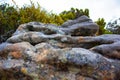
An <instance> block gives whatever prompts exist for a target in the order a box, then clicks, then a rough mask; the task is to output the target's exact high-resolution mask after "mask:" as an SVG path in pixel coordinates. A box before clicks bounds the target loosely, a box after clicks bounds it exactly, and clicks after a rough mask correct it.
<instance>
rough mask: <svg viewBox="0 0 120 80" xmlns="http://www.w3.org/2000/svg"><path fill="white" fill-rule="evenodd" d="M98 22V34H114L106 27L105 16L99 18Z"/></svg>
mask: <svg viewBox="0 0 120 80" xmlns="http://www.w3.org/2000/svg"><path fill="white" fill-rule="evenodd" d="M96 23H97V24H98V25H99V32H98V35H102V34H112V33H111V32H110V31H108V30H106V29H105V25H106V22H105V20H104V19H103V18H99V19H98V20H97V21H96Z"/></svg>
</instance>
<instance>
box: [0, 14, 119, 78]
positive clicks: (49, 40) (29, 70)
mask: <svg viewBox="0 0 120 80" xmlns="http://www.w3.org/2000/svg"><path fill="white" fill-rule="evenodd" d="M83 27H84V28H83ZM98 29H99V28H98V25H96V24H95V23H93V22H92V20H91V19H89V18H88V17H86V16H81V17H80V18H77V19H75V20H69V21H67V22H65V23H64V24H63V25H61V26H56V25H53V24H44V23H41V22H29V23H25V24H21V25H20V26H19V27H18V29H17V30H16V31H15V33H14V34H13V35H12V36H11V37H10V38H8V39H7V40H6V42H4V43H1V44H0V80H17V79H20V80H120V77H119V76H120V55H119V54H120V35H117V34H103V35H99V36H95V34H96V32H97V30H98ZM81 30H82V31H81ZM86 32H87V33H86ZM93 35H94V36H93Z"/></svg>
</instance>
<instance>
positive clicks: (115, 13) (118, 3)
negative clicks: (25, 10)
mask: <svg viewBox="0 0 120 80" xmlns="http://www.w3.org/2000/svg"><path fill="white" fill-rule="evenodd" d="M4 1H5V2H6V1H7V2H9V3H11V1H12V0H4ZM14 1H15V2H16V3H17V5H19V6H22V5H23V4H29V3H30V1H29V0H14ZM32 1H33V2H35V3H36V2H38V3H39V4H40V5H41V7H43V8H44V9H45V10H47V11H48V12H50V11H52V12H53V13H60V12H62V11H64V10H69V9H70V8H71V7H74V8H78V9H85V8H88V9H89V11H90V18H91V19H92V20H93V21H95V20H97V19H98V18H104V19H105V20H106V21H107V22H108V21H110V20H111V19H113V18H116V17H120V0H32ZM2 2H3V0H2Z"/></svg>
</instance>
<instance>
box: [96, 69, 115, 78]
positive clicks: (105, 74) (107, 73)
mask: <svg viewBox="0 0 120 80" xmlns="http://www.w3.org/2000/svg"><path fill="white" fill-rule="evenodd" d="M98 74H99V75H100V76H101V79H102V80H114V78H115V74H114V72H113V71H107V70H105V71H100V73H98Z"/></svg>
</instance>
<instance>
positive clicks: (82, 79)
mask: <svg viewBox="0 0 120 80" xmlns="http://www.w3.org/2000/svg"><path fill="white" fill-rule="evenodd" d="M76 80H85V77H83V76H79V77H77V78H76Z"/></svg>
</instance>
